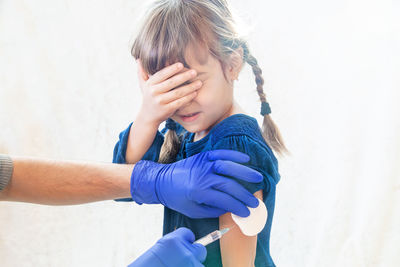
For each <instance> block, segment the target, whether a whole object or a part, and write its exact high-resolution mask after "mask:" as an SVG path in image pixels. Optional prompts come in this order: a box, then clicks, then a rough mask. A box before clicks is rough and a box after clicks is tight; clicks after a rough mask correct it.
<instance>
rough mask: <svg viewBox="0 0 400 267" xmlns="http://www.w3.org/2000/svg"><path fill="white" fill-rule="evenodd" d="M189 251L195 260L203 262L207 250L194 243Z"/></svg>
mask: <svg viewBox="0 0 400 267" xmlns="http://www.w3.org/2000/svg"><path fill="white" fill-rule="evenodd" d="M190 251H191V252H192V254H193V255H194V256H195V257H196V259H197V260H199V261H201V262H203V261H205V259H206V257H207V249H206V247H205V246H203V245H202V244H198V243H194V244H193V245H192V246H191V247H190Z"/></svg>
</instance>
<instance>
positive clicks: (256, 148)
mask: <svg viewBox="0 0 400 267" xmlns="http://www.w3.org/2000/svg"><path fill="white" fill-rule="evenodd" d="M213 149H230V150H236V151H239V152H243V153H245V154H247V155H248V156H249V157H250V160H249V162H247V163H244V164H243V165H245V166H248V167H250V168H252V169H254V170H256V171H258V172H260V173H261V174H262V175H263V177H264V179H263V181H262V182H261V183H249V182H245V181H242V180H239V179H235V180H236V181H237V182H238V183H240V184H241V185H243V186H244V187H245V188H246V189H247V190H249V192H250V193H252V194H254V193H255V192H257V191H259V190H263V193H264V198H265V197H266V194H268V192H269V190H270V187H271V186H275V185H276V182H277V181H278V180H279V179H278V180H276V179H275V178H277V177H274V176H276V175H277V174H278V173H277V171H276V167H277V166H275V161H274V160H273V158H271V155H270V153H269V151H268V150H267V149H266V148H265V146H264V145H262V144H260V143H259V142H257V141H254V140H253V139H252V138H250V137H248V136H245V135H238V136H227V137H224V138H222V139H221V140H219V141H217V142H216V144H215V145H214V146H213ZM278 175H279V174H278Z"/></svg>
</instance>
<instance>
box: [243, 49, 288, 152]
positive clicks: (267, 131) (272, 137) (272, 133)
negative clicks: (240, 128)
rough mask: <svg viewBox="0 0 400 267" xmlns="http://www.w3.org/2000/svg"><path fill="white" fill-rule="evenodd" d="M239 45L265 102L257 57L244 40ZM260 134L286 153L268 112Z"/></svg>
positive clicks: (278, 132) (278, 150)
mask: <svg viewBox="0 0 400 267" xmlns="http://www.w3.org/2000/svg"><path fill="white" fill-rule="evenodd" d="M240 43H241V46H242V48H243V57H244V60H245V61H246V62H247V63H248V64H249V65H250V66H251V68H252V70H253V73H254V75H255V76H256V78H255V81H256V84H257V93H258V96H259V98H260V101H261V103H267V98H266V96H265V93H264V88H263V86H264V78H263V77H262V70H261V68H260V67H259V66H258V62H257V59H256V58H255V57H254V56H253V55H252V54H251V53H250V51H249V47H248V44H247V43H246V42H245V41H241V42H240ZM263 116H264V121H263V126H262V134H263V137H264V139H265V141H266V142H267V144H268V145H270V146H271V147H272V149H274V150H275V151H276V152H278V154H281V155H282V154H283V153H288V150H287V148H286V146H285V144H284V142H283V138H282V136H281V133H280V131H279V129H278V127H277V126H276V124H275V123H274V121H273V120H272V118H271V116H270V115H269V114H265V115H263Z"/></svg>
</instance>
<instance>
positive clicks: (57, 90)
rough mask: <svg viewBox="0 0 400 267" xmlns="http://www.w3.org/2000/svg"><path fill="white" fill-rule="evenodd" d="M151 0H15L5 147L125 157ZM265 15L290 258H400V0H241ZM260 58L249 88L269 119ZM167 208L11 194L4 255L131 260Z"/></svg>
mask: <svg viewBox="0 0 400 267" xmlns="http://www.w3.org/2000/svg"><path fill="white" fill-rule="evenodd" d="M140 2H141V1H127V0H114V1H105V0H102V1H73V0H70V1H68V0H63V1H61V0H56V1H50V0H48V1H45V0H38V1H23V0H15V1H12V0H0V153H10V154H12V155H29V156H37V157H51V158H60V159H79V160H93V161H107V162H108V161H111V159H112V149H113V146H114V143H115V142H116V141H117V135H118V134H119V132H120V131H121V130H122V129H124V127H126V126H127V125H128V123H129V122H130V121H131V120H132V119H133V118H134V116H135V113H136V112H137V110H138V106H139V103H140V100H141V98H140V94H139V89H138V86H137V80H136V66H135V64H134V62H133V60H132V58H131V56H130V44H131V42H132V40H133V36H134V32H135V30H137V24H136V22H137V21H136V20H137V17H138V15H139V14H140V13H141V8H140V7H141V6H142V4H141V3H140ZM231 3H232V5H233V6H234V7H235V8H236V9H237V10H238V11H239V12H238V13H239V14H240V15H241V17H242V18H243V21H244V22H245V23H244V25H246V27H247V26H249V25H252V27H251V28H250V31H249V34H248V37H249V42H250V45H251V47H250V48H251V50H252V52H253V54H254V55H255V56H256V58H257V59H258V61H259V63H260V66H261V67H262V69H263V72H264V75H265V79H266V88H265V91H266V92H267V95H268V98H269V101H270V103H271V106H272V110H273V113H272V115H273V118H274V119H275V121H276V122H277V124H278V125H279V127H280V129H281V131H282V133H283V135H284V137H285V140H286V142H287V145H288V147H289V149H290V150H291V152H292V156H291V157H287V158H284V159H281V160H280V171H281V174H282V180H281V182H280V184H279V186H278V194H277V203H276V212H275V219H274V224H273V229H272V238H271V250H272V252H271V253H272V256H273V258H274V260H275V262H276V264H277V265H278V266H307V267H308V266H312V267H313V266H385V267H386V266H399V265H400V254H399V253H398V250H399V243H400V230H398V226H399V225H400V214H399V212H398V211H399V208H400V167H399V166H400V164H399V161H400V150H399V148H400V138H399V136H400V120H399V114H400V107H399V105H398V104H397V102H398V100H399V99H400V98H399V95H400V94H399V89H400V88H399V87H400V86H399V85H400V81H399V75H398V72H399V70H400V64H399V60H398V59H399V45H400V38H399V34H398V33H399V30H400V29H399V25H400V20H399V17H398V14H399V2H398V1H387V0H375V1H372V0H363V1H361V0H348V1H345V0H338V1H317V0H305V1H295V0H283V1H264V0H257V1H256V0H252V1H240V0H235V1H231ZM253 79H254V78H253V77H252V75H251V72H250V69H249V68H248V67H246V68H245V69H244V70H243V73H242V74H241V76H240V78H239V82H238V84H237V91H236V96H237V97H238V99H239V103H240V104H242V106H243V107H244V108H245V109H246V110H247V111H248V112H250V113H251V114H253V115H254V116H255V117H257V118H260V116H259V115H258V112H259V103H258V100H257V96H256V93H255V84H254V81H253ZM161 227H162V208H161V207H151V206H138V205H131V204H123V203H122V204H121V203H115V202H112V201H108V202H100V203H94V204H89V205H82V206H70V207H46V206H40V205H31V204H22V203H8V202H2V203H0V259H1V260H0V266H4V267H11V266H35V267H37V266H65V267H67V266H68V267H70V266H104V267H106V266H107V267H109V266H124V265H126V264H128V263H129V262H130V261H132V260H133V259H134V258H135V257H137V256H138V255H139V254H140V253H142V252H143V251H145V250H146V249H147V248H148V247H150V246H151V245H152V244H153V243H154V242H155V241H156V240H157V239H158V238H159V237H160V236H161Z"/></svg>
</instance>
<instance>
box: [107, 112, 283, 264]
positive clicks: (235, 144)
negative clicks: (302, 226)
mask: <svg viewBox="0 0 400 267" xmlns="http://www.w3.org/2000/svg"><path fill="white" fill-rule="evenodd" d="M130 126H131V125H129V127H128V128H127V129H126V130H125V131H123V132H122V133H121V134H120V136H119V141H118V143H117V144H116V146H115V148H114V158H113V162H114V163H125V154H126V147H127V141H128V137H129V132H130ZM165 131H166V129H163V130H162V131H161V132H157V135H156V137H155V139H154V141H153V144H152V146H151V147H150V148H149V150H148V151H147V152H146V154H145V155H144V156H143V158H142V159H143V160H152V161H158V157H159V153H160V149H161V146H162V143H163V141H164V136H163V133H165ZM177 132H178V133H179V134H180V138H181V147H180V151H179V153H178V155H177V158H176V161H178V160H181V159H185V158H187V157H190V156H193V155H195V154H197V153H200V152H203V151H209V150H215V149H232V150H237V151H240V152H243V153H246V154H247V155H249V156H250V161H249V162H248V163H246V164H244V165H246V166H249V167H251V168H253V169H255V170H257V171H258V172H260V173H261V174H262V175H263V177H264V179H263V181H262V182H261V183H258V184H253V183H248V182H243V181H241V180H237V181H238V182H239V183H240V184H242V185H243V186H244V187H245V188H247V189H248V190H249V191H250V192H251V193H255V192H257V191H259V190H262V191H263V201H264V204H265V205H266V207H267V210H268V219H267V223H266V224H265V227H264V229H263V230H262V231H261V232H260V233H259V234H258V236H257V251H256V258H255V262H254V264H255V267H266V266H268V267H269V266H275V264H274V262H273V260H272V258H271V256H270V249H269V240H270V234H271V225H272V219H273V214H274V207H275V189H276V184H277V183H278V181H279V179H280V175H279V172H278V161H277V159H276V158H275V156H274V153H273V152H272V150H271V149H270V147H269V146H268V145H267V144H266V142H265V141H264V138H263V137H262V134H261V130H260V128H259V126H258V124H257V121H256V119H254V118H252V117H250V116H247V115H244V114H236V115H232V116H230V117H228V118H226V119H224V120H223V121H221V122H220V123H219V124H217V125H215V126H214V127H213V128H212V129H211V130H210V132H209V133H208V134H207V135H206V136H205V137H204V138H202V139H200V140H199V141H196V142H193V139H194V133H190V132H187V131H186V130H185V129H184V128H182V127H181V126H180V125H178V129H177ZM131 200H132V199H120V200H119V201H131ZM179 227H187V228H189V229H191V230H192V231H193V232H194V234H195V236H196V239H198V238H200V237H203V236H205V235H207V234H209V233H211V232H213V231H215V230H216V229H219V219H218V218H207V219H192V218H189V217H187V216H185V215H183V214H181V213H179V212H176V211H174V210H171V209H169V208H166V207H165V208H164V226H163V234H164V235H165V234H167V233H170V232H172V231H174V230H175V229H176V228H179ZM203 264H204V266H207V267H222V260H221V251H220V244H219V241H216V242H214V243H212V244H210V245H208V246H207V258H206V260H205V262H204V263H203Z"/></svg>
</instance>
